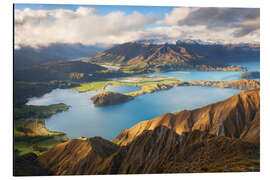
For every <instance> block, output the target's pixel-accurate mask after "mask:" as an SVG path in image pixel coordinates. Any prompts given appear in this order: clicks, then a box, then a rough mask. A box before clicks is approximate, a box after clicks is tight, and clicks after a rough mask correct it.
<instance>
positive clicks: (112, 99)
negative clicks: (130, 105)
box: [91, 91, 134, 106]
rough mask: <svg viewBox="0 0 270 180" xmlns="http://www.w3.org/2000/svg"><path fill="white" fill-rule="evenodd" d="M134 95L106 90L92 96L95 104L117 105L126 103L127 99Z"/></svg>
mask: <svg viewBox="0 0 270 180" xmlns="http://www.w3.org/2000/svg"><path fill="white" fill-rule="evenodd" d="M133 98H134V97H132V96H129V95H125V94H121V93H116V92H110V91H104V92H102V93H100V94H97V95H95V96H93V97H92V98H91V100H92V101H93V103H94V104H95V106H109V105H115V104H120V103H124V102H127V101H130V100H132V99H133Z"/></svg>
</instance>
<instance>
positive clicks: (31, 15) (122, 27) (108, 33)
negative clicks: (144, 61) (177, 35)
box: [15, 7, 156, 48]
mask: <svg viewBox="0 0 270 180" xmlns="http://www.w3.org/2000/svg"><path fill="white" fill-rule="evenodd" d="M155 21H156V18H155V17H154V16H144V15H142V14H140V13H138V12H133V13H132V14H130V15H125V14H124V13H123V12H120V11H119V12H111V13H110V14H107V15H105V16H100V15H98V14H97V13H96V12H95V10H94V9H93V8H85V7H80V8H78V9H77V10H76V11H71V10H64V9H58V10H31V9H24V10H15V48H19V47H20V46H32V47H39V46H48V45H50V44H51V43H57V42H61V43H82V44H85V45H95V44H113V43H122V42H126V41H130V40H135V39H134V37H132V36H130V34H131V35H132V34H134V33H133V32H134V31H138V30H140V29H141V28H143V27H144V26H145V25H147V24H151V23H153V22H155Z"/></svg>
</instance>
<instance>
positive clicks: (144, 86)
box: [72, 76, 182, 96]
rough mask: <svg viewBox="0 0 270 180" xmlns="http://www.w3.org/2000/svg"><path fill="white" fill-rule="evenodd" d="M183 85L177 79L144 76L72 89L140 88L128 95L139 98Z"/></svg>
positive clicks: (85, 84) (97, 82)
mask: <svg viewBox="0 0 270 180" xmlns="http://www.w3.org/2000/svg"><path fill="white" fill-rule="evenodd" d="M180 83H182V81H181V80H179V79H176V78H162V77H151V78H148V77H147V78H146V77H143V76H138V77H132V78H122V79H120V80H117V81H116V80H109V81H95V82H87V83H82V84H81V85H80V86H77V87H74V88H72V89H74V90H77V91H80V92H86V91H99V90H104V89H105V87H106V86H108V85H116V86H139V87H141V90H139V91H135V92H131V93H126V95H131V96H138V95H141V94H145V93H151V92H153V91H155V90H161V89H162V88H160V87H159V86H164V85H165V86H177V85H179V84H180Z"/></svg>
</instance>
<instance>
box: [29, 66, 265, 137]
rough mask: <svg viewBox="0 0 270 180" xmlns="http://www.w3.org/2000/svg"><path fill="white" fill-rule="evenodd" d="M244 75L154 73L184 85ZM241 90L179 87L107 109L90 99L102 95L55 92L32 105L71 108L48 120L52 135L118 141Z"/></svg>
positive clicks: (122, 90) (31, 101)
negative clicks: (137, 128)
mask: <svg viewBox="0 0 270 180" xmlns="http://www.w3.org/2000/svg"><path fill="white" fill-rule="evenodd" d="M234 65H242V66H246V67H247V68H248V70H249V71H259V67H260V66H259V62H248V63H238V64H237V63H236V64H234ZM241 73H242V72H223V71H216V72H211V71H174V72H164V73H153V74H151V75H156V74H158V75H162V76H166V77H177V78H180V79H182V80H184V81H191V80H212V81H213V80H214V81H228V80H236V79H240V78H239V75H240V74H241ZM106 90H110V91H114V92H120V93H126V92H132V91H137V90H140V87H134V86H107V87H106ZM239 92H241V90H237V89H230V88H217V87H200V86H190V87H185V86H179V87H174V88H172V89H169V90H164V91H158V92H154V93H152V94H145V95H142V96H138V97H136V98H135V99H134V100H132V101H129V102H126V103H122V104H118V105H113V106H106V107H95V106H94V104H93V103H92V101H91V100H90V98H91V97H93V96H94V95H96V94H98V93H99V92H93V91H92V92H84V93H79V92H78V91H75V90H69V89H55V90H53V91H52V92H50V93H47V94H45V95H43V96H42V97H33V98H31V99H29V101H28V103H27V104H29V105H50V104H56V103H65V104H67V105H71V106H72V107H71V108H70V109H69V110H68V111H66V112H61V113H58V114H56V115H53V116H52V117H50V118H48V119H47V120H46V127H47V128H48V129H49V130H51V131H61V132H65V133H67V136H68V137H69V138H78V137H80V136H84V137H93V136H101V137H103V138H106V139H113V138H115V137H116V136H117V135H118V134H119V133H120V132H121V131H122V130H124V129H126V128H130V127H132V126H133V125H135V124H137V123H139V122H141V121H143V120H150V119H153V118H155V117H157V116H159V115H162V114H164V113H167V112H178V111H181V110H185V109H186V110H192V109H195V108H200V107H202V106H205V105H208V104H211V103H215V102H217V101H221V100H224V99H227V98H229V97H231V96H233V95H235V94H237V93H239Z"/></svg>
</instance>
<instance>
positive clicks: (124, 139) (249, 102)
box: [113, 89, 260, 145]
mask: <svg viewBox="0 0 270 180" xmlns="http://www.w3.org/2000/svg"><path fill="white" fill-rule="evenodd" d="M259 112H260V90H259V89H256V90H249V91H245V92H242V93H240V94H238V95H235V96H233V97H231V98H229V99H227V100H225V101H221V102H218V103H215V104H211V105H208V106H205V107H202V108H199V109H195V110H192V111H188V110H184V111H181V112H178V113H174V114H172V113H167V114H164V115H162V116H159V117H157V118H155V119H153V120H148V121H143V122H140V123H138V124H136V125H135V126H133V127H131V128H129V129H126V130H124V131H122V132H121V133H120V135H119V136H118V137H116V138H115V139H114V140H113V142H115V143H117V144H119V145H127V144H128V143H130V142H131V141H133V140H134V138H136V137H137V136H139V135H140V134H141V133H143V131H145V130H154V129H155V128H156V127H158V126H165V127H168V128H170V129H172V130H174V131H175V132H176V133H177V134H179V135H181V134H183V133H184V132H191V131H194V130H200V131H208V132H209V133H211V134H216V135H218V136H227V137H230V138H241V137H242V138H243V139H244V140H251V139H252V140H251V141H252V143H257V144H258V143H259V139H260V138H259V137H260V134H259V133H256V132H258V131H259V126H258V123H259V120H258V119H259ZM256 119H257V120H256ZM251 127H252V128H251ZM251 129H253V130H251ZM249 130H251V131H249ZM248 131H249V132H248ZM254 132H255V133H254ZM252 133H254V134H255V135H254V136H251V135H250V134H252ZM251 137H252V138H251Z"/></svg>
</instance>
